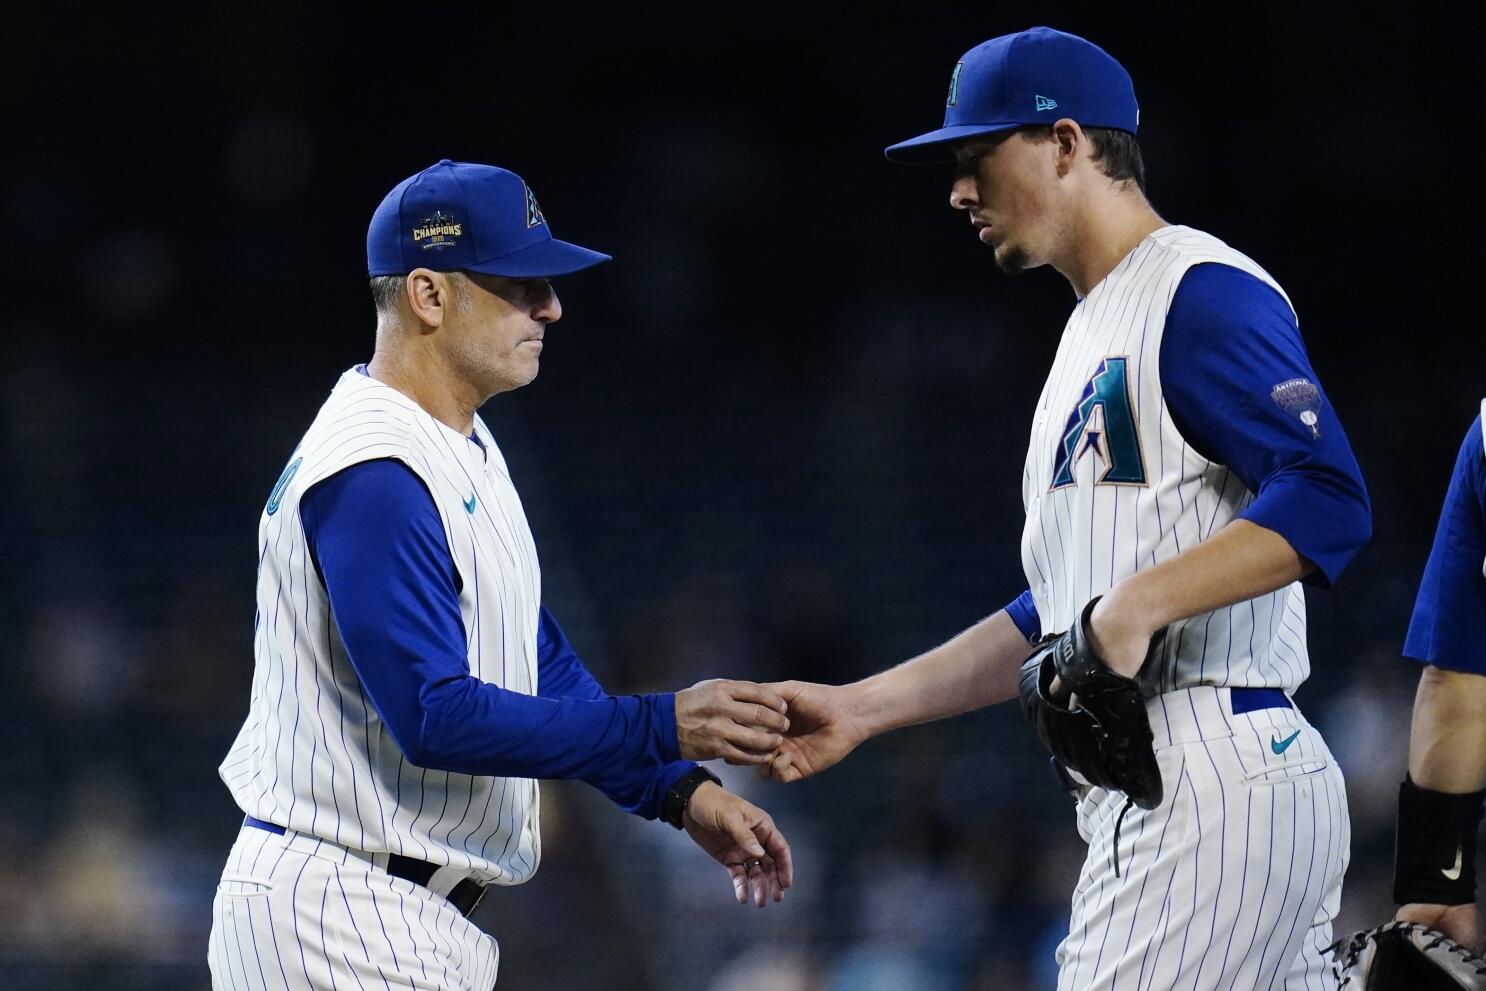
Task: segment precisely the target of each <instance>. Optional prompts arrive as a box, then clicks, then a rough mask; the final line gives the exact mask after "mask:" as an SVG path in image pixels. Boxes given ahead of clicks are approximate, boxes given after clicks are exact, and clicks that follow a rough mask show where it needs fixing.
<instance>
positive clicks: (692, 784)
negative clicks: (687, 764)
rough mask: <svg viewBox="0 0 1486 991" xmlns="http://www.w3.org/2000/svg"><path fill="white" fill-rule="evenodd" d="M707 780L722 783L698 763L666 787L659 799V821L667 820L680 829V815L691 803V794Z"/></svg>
mask: <svg viewBox="0 0 1486 991" xmlns="http://www.w3.org/2000/svg"><path fill="white" fill-rule="evenodd" d="M708 781H711V782H712V783H713V784H718V785H720V784H722V779H721V778H719V777H718V776H717V775H715V774H713V773H712V772H711V771H709V770H707V769H706V768H705V767H702V766H701V765H700V764H698V765H697V766H696V767H694V768H692V769H691V770H690V771H687V772H686V774H684V775H682V777H681V778H680V780H678V781H677V782H676V783H675V784H673V785H671V787H670V788H668V789H666V797H665V798H664V799H662V800H661V803H660V818H661V822H668V823H670V824H671V825H672V826H675V827H676V828H677V829H680V828H681V817H682V815H683V814H685V812H686V807H687V806H688V805H690V804H691V796H692V794H693V793H695V792H696V790H697V789H698V788H700V787H702V785H704V784H706V783H707V782H708Z"/></svg>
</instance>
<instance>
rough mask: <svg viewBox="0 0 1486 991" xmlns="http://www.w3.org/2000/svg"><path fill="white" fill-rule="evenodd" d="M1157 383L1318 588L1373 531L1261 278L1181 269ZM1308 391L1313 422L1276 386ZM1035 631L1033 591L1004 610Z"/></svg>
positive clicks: (1291, 333) (1350, 465)
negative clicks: (1284, 401) (1286, 402)
mask: <svg viewBox="0 0 1486 991" xmlns="http://www.w3.org/2000/svg"><path fill="white" fill-rule="evenodd" d="M1160 375H1161V389H1162V392H1163V394H1164V396H1165V399H1166V408H1167V409H1168V410H1169V411H1170V413H1171V419H1172V422H1173V423H1174V424H1175V425H1176V428H1177V430H1178V431H1180V433H1181V435H1182V436H1183V437H1184V438H1186V440H1187V443H1189V444H1190V445H1191V446H1192V447H1193V449H1194V450H1196V451H1197V452H1198V453H1199V454H1201V455H1202V456H1203V457H1205V458H1207V459H1208V460H1209V461H1212V462H1215V463H1217V464H1221V465H1224V466H1226V467H1227V468H1228V469H1229V470H1230V471H1232V472H1233V474H1234V475H1236V476H1237V477H1238V479H1239V480H1240V481H1242V482H1243V483H1244V485H1245V486H1246V487H1247V488H1248V489H1249V491H1250V492H1253V493H1254V494H1255V496H1254V501H1253V502H1251V503H1250V504H1249V505H1248V506H1247V507H1245V508H1244V510H1243V511H1242V512H1240V513H1239V514H1238V518H1239V519H1245V520H1248V521H1250V522H1251V523H1255V524H1257V525H1259V526H1262V527H1264V528H1266V529H1268V530H1273V531H1274V532H1275V533H1278V534H1279V535H1280V536H1281V537H1284V538H1285V540H1286V541H1287V542H1288V543H1289V544H1290V546H1291V547H1293V548H1294V549H1295V551H1296V553H1298V554H1300V555H1301V556H1302V557H1304V558H1305V559H1306V560H1308V561H1310V562H1311V563H1312V564H1314V565H1315V566H1316V570H1315V571H1314V572H1312V573H1311V574H1310V575H1309V576H1307V578H1306V581H1307V582H1308V583H1311V584H1316V585H1322V586H1327V585H1330V584H1331V583H1332V582H1334V581H1335V580H1336V578H1337V577H1338V576H1339V575H1340V574H1341V572H1342V569H1343V568H1345V567H1346V566H1347V563H1348V562H1350V561H1351V560H1352V558H1353V557H1354V556H1356V554H1357V552H1358V551H1359V550H1361V549H1362V547H1363V545H1364V544H1366V543H1367V541H1368V540H1369V539H1370V538H1371V536H1372V508H1371V505H1370V504H1369V502H1368V496H1367V488H1366V486H1365V485H1364V484H1363V481H1362V472H1361V469H1360V468H1358V466H1357V459H1356V458H1355V457H1354V456H1353V454H1352V448H1351V445H1350V444H1349V443H1348V442H1347V436H1346V433H1345V432H1344V431H1343V430H1342V425H1341V421H1340V420H1339V419H1337V416H1336V411H1335V410H1334V409H1332V406H1331V403H1330V401H1329V400H1328V399H1327V398H1326V393H1325V390H1323V389H1322V388H1321V383H1320V379H1319V378H1318V377H1317V375H1316V373H1315V371H1314V370H1313V369H1312V368H1311V364H1310V358H1309V356H1308V355H1307V354H1306V350H1305V344H1304V343H1303V342H1302V341H1301V337H1300V328H1299V326H1298V325H1297V324H1296V321H1295V314H1294V313H1293V312H1292V311H1291V309H1290V306H1289V304H1288V303H1286V302H1285V299H1284V297H1283V296H1281V295H1280V294H1279V293H1278V292H1276V291H1275V290H1274V288H1273V287H1271V286H1270V285H1269V284H1268V283H1266V282H1264V281H1263V280H1261V279H1259V278H1256V277H1255V276H1253V275H1250V274H1249V273H1247V272H1244V271H1242V270H1241V269H1237V268H1234V267H1232V266H1230V265H1219V264H1204V265H1195V266H1193V267H1192V268H1190V269H1188V270H1187V272H1186V274H1185V275H1184V276H1183V277H1182V281H1181V284H1180V285H1179V286H1178V287H1177V290H1176V294H1175V296H1174V297H1173V299H1172V301H1171V307H1170V309H1169V310H1168V312H1167V315H1166V329H1165V333H1164V334H1163V336H1162V338H1161V356H1160ZM1300 380H1304V382H1305V383H1307V384H1308V385H1309V386H1312V387H1314V394H1315V401H1314V403H1313V404H1312V405H1314V406H1315V407H1316V408H1315V410H1314V412H1315V423H1314V425H1312V424H1309V423H1306V422H1304V421H1303V420H1302V418H1301V416H1300V415H1299V413H1297V412H1294V411H1293V410H1290V409H1287V408H1286V407H1285V406H1282V405H1281V404H1280V402H1278V401H1277V396H1280V397H1283V395H1284V393H1283V392H1280V393H1277V392H1276V387H1278V386H1281V385H1282V384H1284V383H1296V382H1298V381H1300ZM1006 610H1007V613H1008V614H1009V615H1010V616H1011V618H1012V621H1013V622H1015V623H1016V625H1017V628H1018V629H1019V630H1021V632H1022V633H1023V634H1024V635H1025V636H1026V637H1027V638H1028V640H1035V639H1036V638H1037V636H1038V635H1040V629H1039V626H1040V624H1039V621H1038V617H1037V611H1036V606H1035V605H1033V604H1032V596H1031V593H1030V591H1028V592H1023V593H1022V594H1021V595H1020V596H1018V597H1017V598H1016V599H1015V600H1013V601H1012V602H1011V603H1008V605H1007V607H1006Z"/></svg>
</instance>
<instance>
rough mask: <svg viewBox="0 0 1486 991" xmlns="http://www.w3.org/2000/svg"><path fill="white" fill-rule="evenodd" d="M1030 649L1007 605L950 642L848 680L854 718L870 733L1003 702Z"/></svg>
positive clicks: (1013, 690)
mask: <svg viewBox="0 0 1486 991" xmlns="http://www.w3.org/2000/svg"><path fill="white" fill-rule="evenodd" d="M1031 652H1032V648H1031V647H1030V646H1029V645H1028V643H1027V640H1026V638H1025V637H1023V636H1022V634H1021V631H1020V630H1018V629H1017V628H1016V624H1015V623H1013V622H1012V621H1011V617H1010V616H1008V615H1007V613H1006V610H1004V609H1002V610H999V611H997V612H996V613H994V614H993V615H991V616H988V617H986V618H985V619H983V620H981V621H980V622H979V623H976V624H975V625H974V626H972V627H970V628H969V629H968V630H965V631H964V632H963V633H961V634H959V635H958V636H956V637H955V638H954V639H953V640H950V641H949V642H948V643H944V644H941V645H940V646H938V647H935V648H934V649H933V650H930V651H928V652H927V653H924V654H920V655H919V656H918V657H915V658H913V659H912V660H909V661H905V662H903V663H902V664H900V665H898V666H897V667H895V668H892V669H891V670H888V671H884V672H882V673H881V674H877V675H873V676H872V677H870V678H867V679H864V680H862V681H859V682H857V683H856V684H855V685H852V686H850V691H851V693H852V699H851V707H852V711H853V715H854V718H856V719H857V721H858V724H859V725H860V726H861V727H862V729H863V730H864V731H865V732H866V733H867V735H868V736H877V735H878V734H880V733H885V732H887V731H888V730H893V729H899V728H901V727H904V726H913V725H916V724H918V723H926V722H929V721H931V720H935V719H943V718H945V717H947V716H956V715H959V714H961V713H964V712H970V711H972V710H975V709H980V708H984V707H985V706H988V705H994V704H995V703H997V702H1004V701H1006V700H1007V699H1009V698H1013V697H1014V696H1015V695H1016V694H1017V676H1018V674H1019V672H1020V670H1021V663H1022V661H1023V660H1025V659H1026V657H1027V655H1029V654H1030V653H1031Z"/></svg>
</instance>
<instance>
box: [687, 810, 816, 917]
mask: <svg viewBox="0 0 1486 991" xmlns="http://www.w3.org/2000/svg"><path fill="white" fill-rule="evenodd" d="M681 824H682V826H684V827H685V829H686V833H687V835H688V836H690V837H691V838H692V840H693V841H695V842H696V845H697V846H699V847H701V848H702V849H703V850H705V851H706V852H707V855H708V856H710V857H711V858H712V859H713V860H715V861H717V862H718V863H719V864H721V865H722V866H724V867H726V868H727V870H728V876H729V877H731V878H732V881H733V897H734V898H737V899H738V904H739V905H747V904H748V903H749V902H750V901H752V902H753V904H755V905H757V906H758V907H759V908H763V907H764V906H765V905H767V904H768V903H769V900H770V899H772V900H774V901H776V902H777V901H781V900H783V898H784V891H785V889H786V888H788V887H789V886H790V885H791V884H793V883H794V881H795V867H794V862H793V861H792V860H791V859H790V853H789V842H788V841H787V840H785V838H784V834H783V833H781V832H780V831H779V830H778V829H777V828H775V826H774V820H773V819H771V818H770V817H769V814H768V813H767V812H765V811H764V810H763V809H761V808H759V807H758V806H756V805H753V804H752V803H750V802H746V801H744V800H743V799H741V798H739V797H738V796H737V795H734V794H733V793H732V792H729V791H726V790H725V789H723V788H722V787H721V786H720V785H716V784H714V783H712V782H711V781H708V782H707V783H705V784H703V785H702V786H701V787H700V788H698V789H697V790H696V791H695V792H693V793H692V796H691V801H690V802H689V803H688V804H687V806H686V811H685V812H684V813H683V814H682V817H681Z"/></svg>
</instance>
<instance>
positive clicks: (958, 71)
mask: <svg viewBox="0 0 1486 991" xmlns="http://www.w3.org/2000/svg"><path fill="white" fill-rule="evenodd" d="M1064 117H1067V118H1069V119H1071V120H1074V121H1077V122H1078V124H1079V126H1080V127H1110V128H1114V129H1116V130H1120V131H1129V132H1130V133H1131V134H1134V133H1135V129H1136V127H1137V126H1138V125H1139V123H1140V106H1139V105H1138V104H1137V103H1136V102H1135V84H1134V83H1132V82H1131V81H1130V74H1129V73H1128V72H1126V71H1125V67H1124V66H1122V65H1120V63H1118V62H1116V61H1115V60H1114V59H1113V58H1112V57H1111V56H1110V55H1109V53H1108V52H1106V51H1105V50H1104V49H1102V48H1100V47H1099V46H1098V45H1096V44H1094V43H1093V42H1091V41H1085V40H1084V39H1083V38H1080V37H1078V36H1077V35H1073V34H1067V33H1065V32H1063V31H1054V30H1053V29H1052V28H1044V27H1037V28H1029V29H1027V30H1026V31H1021V32H1018V33H1017V34H1003V35H1002V36H1001V37H999V38H992V39H991V40H990V41H987V42H983V43H982V44H979V45H976V46H975V47H974V48H972V49H970V50H969V51H968V52H966V53H965V54H964V56H962V57H961V58H960V61H959V62H958V63H956V65H955V71H954V75H953V76H951V77H950V80H949V102H948V103H946V104H945V108H944V126H943V127H941V128H939V130H937V131H930V132H929V133H927V134H920V135H919V136H918V137H916V138H909V139H908V140H907V141H900V142H898V143H897V144H895V145H892V146H891V147H889V148H887V149H886V151H885V152H884V154H886V155H887V157H888V158H889V159H890V160H891V161H894V162H904V163H909V164H916V163H925V162H948V161H952V160H953V159H954V154H953V152H952V149H951V146H952V145H953V144H954V143H955V142H957V141H964V140H965V139H966V138H973V137H977V136H978V135H982V134H994V133H996V132H997V131H1009V130H1011V129H1012V128H1016V127H1025V126H1027V125H1029V124H1052V123H1054V122H1055V121H1059V120H1062V119H1063V118H1064Z"/></svg>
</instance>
